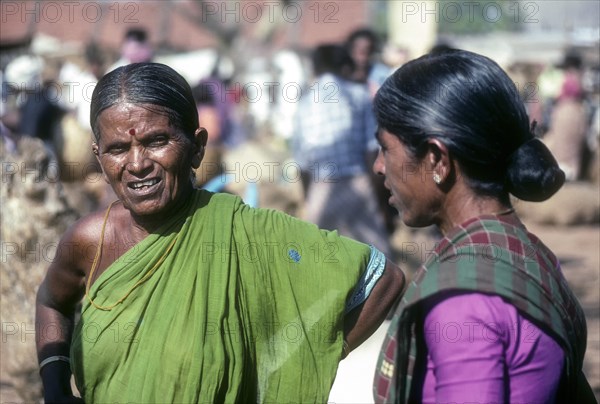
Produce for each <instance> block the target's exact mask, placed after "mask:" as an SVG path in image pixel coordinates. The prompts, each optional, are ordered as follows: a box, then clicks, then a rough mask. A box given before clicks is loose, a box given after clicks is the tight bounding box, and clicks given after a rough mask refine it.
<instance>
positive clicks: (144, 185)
mask: <svg viewBox="0 0 600 404" xmlns="http://www.w3.org/2000/svg"><path fill="white" fill-rule="evenodd" d="M159 181H160V180H159V179H158V178H153V179H151V180H146V181H140V182H133V183H131V184H129V188H132V189H142V188H148V187H151V186H153V185H156V184H158V183H159Z"/></svg>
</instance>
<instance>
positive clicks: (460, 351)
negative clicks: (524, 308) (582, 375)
mask: <svg viewBox="0 0 600 404" xmlns="http://www.w3.org/2000/svg"><path fill="white" fill-rule="evenodd" d="M424 337H425V342H426V345H427V348H428V364H427V375H426V378H425V382H424V386H423V399H424V401H425V402H428V401H435V402H508V401H513V400H515V399H517V400H518V399H519V398H523V397H522V396H525V398H527V397H529V398H532V395H533V397H535V398H539V399H541V401H540V402H551V401H552V400H553V396H554V394H555V391H556V385H557V384H558V380H559V379H560V375H561V372H562V361H563V356H562V355H563V354H562V350H561V349H560V346H558V344H557V343H556V342H555V341H554V340H552V338H550V337H549V336H548V335H546V334H545V333H543V332H542V331H541V330H540V329H539V328H538V327H537V326H535V325H534V324H532V323H531V322H529V321H527V320H526V319H524V318H523V317H522V316H521V315H520V314H519V313H518V311H517V310H516V309H515V307H514V306H512V305H510V304H509V303H506V302H505V301H504V300H503V299H502V298H500V297H499V296H490V295H485V294H481V293H460V294H452V295H446V296H443V297H442V299H437V300H435V301H433V302H431V303H430V304H428V305H427V307H426V311H425V322H424ZM509 378H510V383H508V379H509ZM532 389H534V390H532ZM526 401H529V400H526ZM534 401H537V400H534Z"/></svg>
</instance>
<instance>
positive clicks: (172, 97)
mask: <svg viewBox="0 0 600 404" xmlns="http://www.w3.org/2000/svg"><path fill="white" fill-rule="evenodd" d="M124 102H127V103H132V104H144V105H146V106H148V105H153V106H156V107H158V108H157V109H156V112H157V113H162V114H165V115H167V116H168V117H169V124H170V125H171V126H173V127H174V128H177V129H180V130H182V131H183V132H184V134H185V135H186V136H187V137H188V138H190V139H193V137H194V132H195V131H196V129H197V128H198V127H199V124H198V111H197V109H196V103H195V101H194V97H193V96H192V89H191V88H190V85H189V84H188V82H187V81H186V80H185V79H184V78H183V77H182V76H181V75H180V74H179V73H177V72H176V71H175V70H173V69H172V68H170V67H169V66H167V65H164V64H160V63H132V64H129V65H125V66H121V67H119V68H117V69H115V70H113V71H111V72H110V73H107V74H106V75H105V76H103V77H102V78H101V79H100V81H98V84H97V85H96V87H95V88H94V92H93V94H92V102H91V110H90V125H91V126H92V131H93V132H94V137H95V138H96V142H98V141H99V140H100V130H99V128H98V117H99V116H100V114H101V113H102V111H104V110H105V109H107V108H110V107H112V106H114V105H116V104H119V103H124Z"/></svg>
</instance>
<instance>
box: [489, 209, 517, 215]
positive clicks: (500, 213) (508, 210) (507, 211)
mask: <svg viewBox="0 0 600 404" xmlns="http://www.w3.org/2000/svg"><path fill="white" fill-rule="evenodd" d="M514 211H515V208H508V209H505V210H501V211H500V212H496V213H490V214H491V215H494V216H503V215H508V214H509V213H513V212H514Z"/></svg>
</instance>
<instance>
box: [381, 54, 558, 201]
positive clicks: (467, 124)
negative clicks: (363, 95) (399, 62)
mask: <svg viewBox="0 0 600 404" xmlns="http://www.w3.org/2000/svg"><path fill="white" fill-rule="evenodd" d="M374 108H375V115H376V118H377V122H378V124H379V126H380V128H383V129H385V130H387V131H388V132H390V133H392V134H393V135H395V136H397V137H398V138H399V139H400V141H401V142H402V143H403V144H405V145H406V147H407V148H408V150H409V151H410V152H411V153H412V154H413V156H414V157H415V158H422V157H423V156H424V155H425V153H426V151H427V140H428V139H430V138H437V139H438V140H440V141H441V142H443V143H444V144H445V145H446V147H447V148H448V150H449V152H450V154H451V155H452V157H454V158H455V159H456V160H457V162H458V164H459V166H460V168H461V171H462V173H463V175H464V176H465V179H466V182H467V184H468V185H469V186H470V187H471V188H472V189H473V190H475V191H476V192H477V193H479V194H481V195H487V196H491V197H495V198H498V199H499V200H500V201H502V202H504V203H507V202H508V201H509V198H508V194H509V193H511V194H513V195H515V196H516V197H518V198H520V199H523V200H528V201H542V200H546V199H548V198H549V197H550V196H552V195H553V194H554V193H555V192H556V191H558V189H560V187H561V186H562V184H563V183H564V180H565V176H564V173H563V172H562V171H561V170H560V169H559V167H558V164H557V163H556V160H555V159H554V157H553V156H552V154H551V153H550V151H549V150H548V148H547V147H546V146H545V145H544V144H543V143H542V142H541V141H539V140H538V139H536V138H535V137H534V135H533V130H532V128H531V126H530V123H529V117H528V116H527V112H526V111H525V106H524V104H523V102H522V100H521V98H520V96H519V92H518V90H517V88H516V86H515V85H514V83H513V82H512V81H511V79H510V78H509V77H508V75H507V74H506V73H505V72H504V71H503V70H502V68H501V67H500V66H498V64H496V63H495V62H494V61H492V60H491V59H489V58H487V57H485V56H482V55H478V54H475V53H472V52H467V51H463V50H448V51H444V52H441V53H437V54H428V55H425V56H422V57H420V58H418V59H415V60H412V61H410V62H408V63H406V64H405V65H403V66H402V67H401V68H399V69H398V70H397V71H396V72H395V73H394V74H393V75H392V76H390V77H389V78H388V79H387V80H386V81H385V83H384V84H383V86H382V87H381V88H380V89H379V91H378V92H377V94H376V96H375V100H374Z"/></svg>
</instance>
